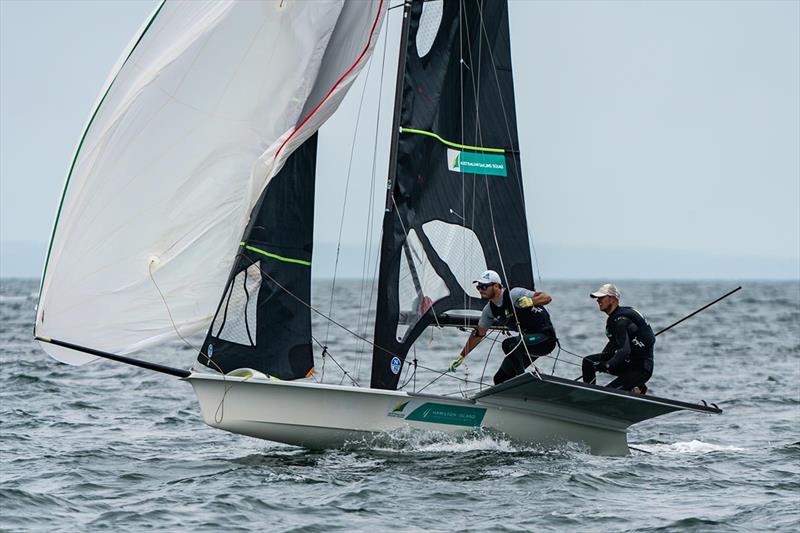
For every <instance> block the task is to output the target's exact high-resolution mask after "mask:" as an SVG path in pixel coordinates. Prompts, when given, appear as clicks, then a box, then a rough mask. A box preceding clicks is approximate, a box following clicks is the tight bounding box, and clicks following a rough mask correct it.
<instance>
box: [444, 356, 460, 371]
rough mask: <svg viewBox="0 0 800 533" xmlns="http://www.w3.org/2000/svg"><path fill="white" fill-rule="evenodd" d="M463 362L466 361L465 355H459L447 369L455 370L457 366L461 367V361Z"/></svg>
mask: <svg viewBox="0 0 800 533" xmlns="http://www.w3.org/2000/svg"><path fill="white" fill-rule="evenodd" d="M463 362H464V356H463V355H459V356H458V357H456V358H455V359H453V361H452V362H451V363H450V366H448V367H447V371H448V372H455V371H456V368H458V367H460V366H461V363H463Z"/></svg>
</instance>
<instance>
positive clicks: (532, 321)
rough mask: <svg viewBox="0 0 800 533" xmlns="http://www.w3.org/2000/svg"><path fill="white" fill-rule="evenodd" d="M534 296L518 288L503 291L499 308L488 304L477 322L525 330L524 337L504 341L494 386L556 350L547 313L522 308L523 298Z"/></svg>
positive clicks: (553, 332) (530, 308) (488, 326)
mask: <svg viewBox="0 0 800 533" xmlns="http://www.w3.org/2000/svg"><path fill="white" fill-rule="evenodd" d="M533 295H534V293H533V291H529V290H527V289H523V288H521V287H515V288H513V289H511V290H505V291H503V300H502V301H501V303H500V305H495V304H494V302H489V303H487V304H486V306H485V307H484V308H483V313H481V318H480V320H479V321H478V325H480V326H481V327H484V328H487V329H488V328H490V327H492V326H495V327H496V326H506V327H507V328H508V329H509V330H511V331H517V329H520V330H522V338H520V337H519V336H515V337H509V338H507V339H505V340H504V341H503V345H502V346H503V353H505V354H506V357H505V359H503V362H502V364H501V365H500V369H499V370H498V371H497V373H496V374H495V375H494V383H495V385H497V384H499V383H502V382H504V381H507V380H509V379H511V378H513V377H514V376H518V375H519V374H522V373H523V372H524V371H525V369H526V368H527V367H528V365H530V364H531V363H533V361H535V360H536V358H537V356H540V355H547V354H549V353H550V352H552V351H553V349H554V348H555V347H556V332H555V329H554V328H553V324H552V322H551V321H550V315H549V314H548V312H547V310H546V309H545V308H544V307H542V306H539V305H535V306H532V307H519V303H518V302H519V299H520V298H523V297H527V298H533ZM515 311H516V313H515ZM517 321H519V326H520V327H519V328H517ZM529 354H530V355H529Z"/></svg>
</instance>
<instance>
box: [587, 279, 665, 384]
mask: <svg viewBox="0 0 800 533" xmlns="http://www.w3.org/2000/svg"><path fill="white" fill-rule="evenodd" d="M590 296H591V297H592V298H595V299H596V300H597V306H598V307H599V308H600V310H601V311H602V312H604V313H605V314H607V315H608V320H607V321H606V337H608V344H606V347H605V348H603V351H602V352H601V353H599V354H595V355H590V356H588V357H584V358H583V365H582V369H583V381H584V382H586V383H594V381H595V376H596V372H608V373H609V374H612V375H614V376H617V378H616V379H615V380H614V381H612V382H611V383H609V384H608V385H607V386H608V387H611V388H614V389H622V390H629V391H633V392H639V393H642V394H645V393H646V392H647V385H645V383H647V380H649V379H650V376H652V375H653V346H654V345H655V343H656V337H655V335H653V329H652V328H651V327H650V324H648V323H647V321H646V320H645V319H644V317H643V316H642V315H641V313H639V311H637V310H636V309H634V308H632V307H622V306H620V305H619V298H620V294H619V290H618V289H617V287H615V286H614V285H612V284H610V283H607V284H605V285H603V286H602V287H600V288H599V289H598V290H597V292H593V293H591V294H590Z"/></svg>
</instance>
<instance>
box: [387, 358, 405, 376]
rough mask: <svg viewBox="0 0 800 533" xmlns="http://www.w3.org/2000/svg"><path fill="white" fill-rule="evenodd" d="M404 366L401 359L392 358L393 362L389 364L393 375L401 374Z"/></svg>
mask: <svg viewBox="0 0 800 533" xmlns="http://www.w3.org/2000/svg"><path fill="white" fill-rule="evenodd" d="M402 364H403V363H401V362H400V358H399V357H392V362H391V363H390V364H389V365H390V368H391V369H392V374H399V373H400V367H401V366H402Z"/></svg>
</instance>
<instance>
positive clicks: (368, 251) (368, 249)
mask: <svg viewBox="0 0 800 533" xmlns="http://www.w3.org/2000/svg"><path fill="white" fill-rule="evenodd" d="M388 40H389V31H388V30H387V31H385V32H384V34H383V56H382V59H381V74H380V78H379V80H380V81H379V83H378V99H377V100H378V103H377V111H376V116H375V141H374V143H373V146H372V168H371V172H370V188H369V202H368V203H367V238H366V241H365V243H364V263H363V264H362V271H361V273H362V276H361V293H360V294H359V302H360V307H359V315H358V322H357V328H356V329H360V330H361V325H362V315H363V330H361V331H363V332H364V336H366V334H367V328H369V307H370V306H371V305H372V296H373V294H374V292H375V283H376V282H375V279H374V278H375V275H374V273H373V276H372V283H371V286H370V294H369V298H368V299H367V300H366V301H365V300H364V293H365V283H366V280H367V276H366V275H367V271H368V270H369V264H370V259H371V256H372V232H373V229H374V225H375V224H374V220H373V219H374V217H375V213H372V212H371V211H372V208H373V203H374V201H375V171H376V167H377V161H378V137H379V133H380V124H381V101H382V96H383V80H384V73H385V70H386V55H387V51H388V48H389V46H388ZM378 262H379V260H378V259H377V258H376V260H375V269H376V270H377V266H378ZM363 356H364V344H363V343H362V344H360V345H359V351H358V356H357V357H356V364H355V373H356V375H358V374H359V373H360V371H361V361H362V359H363Z"/></svg>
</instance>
